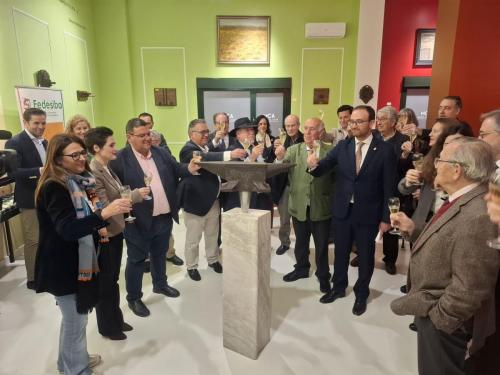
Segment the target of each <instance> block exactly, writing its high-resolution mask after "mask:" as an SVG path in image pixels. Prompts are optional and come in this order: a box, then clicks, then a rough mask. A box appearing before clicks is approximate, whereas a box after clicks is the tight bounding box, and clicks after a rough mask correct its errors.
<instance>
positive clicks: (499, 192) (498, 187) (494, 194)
mask: <svg viewBox="0 0 500 375" xmlns="http://www.w3.org/2000/svg"><path fill="white" fill-rule="evenodd" d="M489 196H490V200H491V201H493V202H495V203H497V204H500V174H499V173H495V174H494V175H493V177H492V178H491V179H490V188H489ZM486 243H487V244H488V246H489V247H491V248H492V249H498V250H500V225H499V226H498V235H497V238H494V239H491V240H488V241H486Z"/></svg>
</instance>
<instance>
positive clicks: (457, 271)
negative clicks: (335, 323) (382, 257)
mask: <svg viewBox="0 0 500 375" xmlns="http://www.w3.org/2000/svg"><path fill="white" fill-rule="evenodd" d="M434 163H435V165H436V173H437V174H436V178H435V185H436V186H439V187H440V188H441V189H443V190H444V191H446V192H447V193H448V195H449V198H448V202H446V203H445V204H443V206H441V208H440V209H439V210H438V211H437V212H436V214H435V215H434V216H433V217H432V219H431V220H430V221H429V223H427V225H426V226H425V227H424V228H423V229H422V228H416V227H415V223H414V222H413V221H412V220H411V219H409V218H408V217H407V216H406V215H405V214H404V213H402V212H398V213H396V214H392V215H391V221H392V223H393V225H394V226H397V227H399V229H400V231H401V232H403V233H406V235H407V237H408V238H409V239H410V240H413V241H414V245H413V249H412V253H411V258H410V267H409V271H408V272H409V274H408V289H409V290H408V294H407V295H405V296H404V297H401V298H398V299H396V300H394V301H393V302H392V303H391V309H392V310H393V311H394V312H395V313H396V314H398V315H414V316H415V324H416V325H417V328H418V364H419V371H420V372H421V373H424V374H438V373H439V374H459V373H460V374H462V373H463V374H465V358H466V354H469V355H474V354H475V353H476V352H477V350H478V349H480V347H481V345H482V344H483V343H484V339H485V337H486V335H488V334H489V333H491V331H490V330H489V329H488V328H489V327H485V326H484V324H485V323H486V322H489V321H490V320H489V318H490V315H489V314H490V309H489V308H488V306H489V304H490V303H491V299H492V298H493V296H494V288H495V283H496V280H497V273H498V268H499V265H500V253H499V252H498V250H496V249H492V248H490V247H488V245H487V244H486V240H487V239H491V238H494V236H495V234H496V230H495V226H494V225H493V224H492V223H491V222H490V220H489V218H488V215H487V213H486V204H485V201H484V199H483V198H484V196H485V194H486V192H487V189H488V188H487V182H488V179H489V177H490V175H491V174H492V172H493V171H494V170H495V163H494V160H493V154H492V152H491V148H490V147H489V146H488V145H487V144H485V143H484V142H481V141H478V140H476V139H474V138H470V137H460V138H457V139H455V140H453V141H452V142H451V143H449V144H447V145H446V146H445V147H444V148H443V150H442V151H441V153H440V155H439V157H438V158H436V159H435V162H434ZM480 328H481V329H480ZM471 338H472V341H469V340H470V339H471Z"/></svg>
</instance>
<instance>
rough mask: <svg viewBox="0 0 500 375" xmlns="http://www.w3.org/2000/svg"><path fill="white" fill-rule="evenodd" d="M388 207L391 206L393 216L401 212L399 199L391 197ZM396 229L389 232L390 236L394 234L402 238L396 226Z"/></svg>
mask: <svg viewBox="0 0 500 375" xmlns="http://www.w3.org/2000/svg"><path fill="white" fill-rule="evenodd" d="M388 205H389V211H390V212H391V214H397V213H398V212H399V198H398V197H391V198H389V200H388ZM393 228H394V229H392V230H391V231H389V233H390V234H394V235H396V236H401V232H400V231H399V229H398V228H397V227H396V226H394V227H393Z"/></svg>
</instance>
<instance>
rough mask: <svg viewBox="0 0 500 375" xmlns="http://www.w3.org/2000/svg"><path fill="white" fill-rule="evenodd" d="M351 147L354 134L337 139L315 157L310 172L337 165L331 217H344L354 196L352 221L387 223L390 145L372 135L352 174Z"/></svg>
mask: <svg viewBox="0 0 500 375" xmlns="http://www.w3.org/2000/svg"><path fill="white" fill-rule="evenodd" d="M355 147H356V142H355V138H354V137H353V138H349V139H346V140H343V141H340V142H339V144H338V145H337V146H335V147H334V148H333V149H332V150H331V151H330V152H329V153H328V154H327V155H326V157H325V158H324V159H322V160H320V161H319V164H318V166H317V167H316V168H315V169H314V170H313V171H311V174H312V175H313V176H321V175H323V174H325V173H327V172H329V171H331V170H332V169H333V168H334V167H337V168H336V175H335V195H334V198H333V216H334V217H335V218H337V219H341V220H342V219H345V218H347V215H348V214H349V209H350V202H351V198H352V197H353V196H354V204H353V207H352V215H351V218H352V220H353V221H354V222H356V223H359V224H370V225H378V224H379V223H380V222H381V221H384V222H386V223H389V222H390V220H389V208H388V206H387V201H388V199H389V198H390V197H391V196H393V195H394V191H395V187H396V182H395V181H396V180H395V173H396V157H395V155H394V151H393V147H392V146H391V145H389V144H387V143H386V142H384V141H382V140H380V139H378V138H376V137H373V139H372V142H371V144H370V148H369V149H368V151H367V153H366V156H365V159H364V161H363V164H362V166H361V169H360V171H359V174H356V157H355Z"/></svg>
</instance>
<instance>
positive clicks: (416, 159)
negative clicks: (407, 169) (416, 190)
mask: <svg viewBox="0 0 500 375" xmlns="http://www.w3.org/2000/svg"><path fill="white" fill-rule="evenodd" d="M411 161H412V163H413V166H414V167H415V169H416V170H417V171H419V172H422V169H423V167H424V155H423V154H420V153H418V152H416V153H414V154H413V156H412V157H411ZM423 184H424V183H423V182H418V183H414V184H413V185H417V186H422V185H423Z"/></svg>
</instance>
